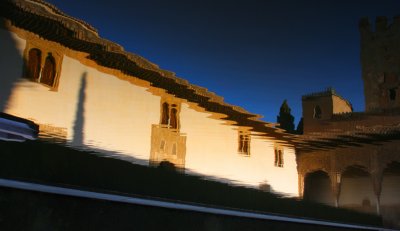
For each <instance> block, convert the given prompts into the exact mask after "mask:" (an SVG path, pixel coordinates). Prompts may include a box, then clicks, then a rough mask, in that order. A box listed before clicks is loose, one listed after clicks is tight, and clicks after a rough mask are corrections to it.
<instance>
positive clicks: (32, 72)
mask: <svg viewBox="0 0 400 231" xmlns="http://www.w3.org/2000/svg"><path fill="white" fill-rule="evenodd" d="M41 60H42V52H41V51H40V50H39V49H36V48H33V49H30V50H29V54H28V65H27V77H28V78H30V79H33V80H37V79H39V77H40V64H41Z"/></svg>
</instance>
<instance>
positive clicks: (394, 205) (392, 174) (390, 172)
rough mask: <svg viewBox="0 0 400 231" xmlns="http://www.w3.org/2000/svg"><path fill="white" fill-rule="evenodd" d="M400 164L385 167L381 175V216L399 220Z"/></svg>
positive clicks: (394, 162) (394, 163)
mask: <svg viewBox="0 0 400 231" xmlns="http://www.w3.org/2000/svg"><path fill="white" fill-rule="evenodd" d="M399 182H400V162H397V161H393V162H391V163H390V164H388V165H387V167H386V168H385V170H384V171H383V175H382V192H381V197H380V205H381V214H382V215H383V216H384V217H385V216H390V217H393V216H394V217H395V218H396V219H394V220H399V219H400V197H399V195H400V183H399Z"/></svg>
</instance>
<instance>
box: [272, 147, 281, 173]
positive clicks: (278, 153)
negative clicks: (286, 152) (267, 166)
mask: <svg viewBox="0 0 400 231" xmlns="http://www.w3.org/2000/svg"><path fill="white" fill-rule="evenodd" d="M274 165H275V167H280V168H283V151H282V150H281V149H278V148H275V161H274Z"/></svg>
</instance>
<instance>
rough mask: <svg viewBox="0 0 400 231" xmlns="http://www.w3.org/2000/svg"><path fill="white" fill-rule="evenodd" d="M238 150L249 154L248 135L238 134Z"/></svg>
mask: <svg viewBox="0 0 400 231" xmlns="http://www.w3.org/2000/svg"><path fill="white" fill-rule="evenodd" d="M238 152H239V153H241V154H245V155H250V136H249V135H245V134H239V148H238Z"/></svg>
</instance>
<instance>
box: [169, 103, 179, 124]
mask: <svg viewBox="0 0 400 231" xmlns="http://www.w3.org/2000/svg"><path fill="white" fill-rule="evenodd" d="M177 115H178V110H176V108H172V109H171V121H170V123H169V125H170V126H171V128H175V129H176V128H178V118H177Z"/></svg>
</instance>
